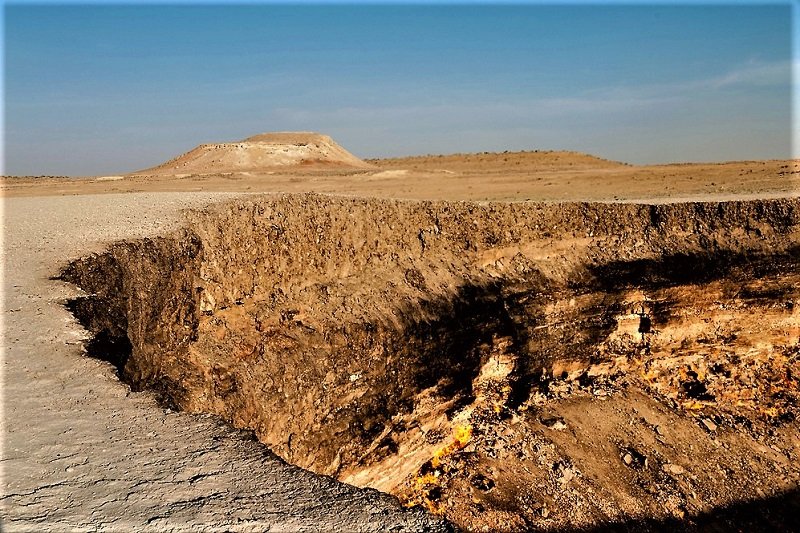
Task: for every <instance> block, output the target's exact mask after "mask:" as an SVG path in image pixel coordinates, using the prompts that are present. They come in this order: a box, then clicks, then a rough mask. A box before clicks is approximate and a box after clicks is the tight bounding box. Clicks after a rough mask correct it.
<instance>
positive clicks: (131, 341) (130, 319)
mask: <svg viewBox="0 0 800 533" xmlns="http://www.w3.org/2000/svg"><path fill="white" fill-rule="evenodd" d="M799 208H800V202H799V201H798V200H796V199H785V200H770V201H747V202H708V203H681V204H665V205H634V204H587V203H572V204H535V203H513V204H491V203H487V204H476V203H448V202H402V201H378V200H366V199H349V198H330V197H324V196H316V195H302V196H292V195H283V196H274V197H264V198H260V199H257V200H253V201H237V202H235V203H230V204H226V205H223V206H217V207H213V208H210V209H208V210H206V211H203V212H196V213H194V214H192V215H191V216H190V217H189V219H188V222H187V225H186V227H185V228H184V229H182V230H180V231H178V232H174V233H172V234H170V235H167V236H164V237H162V238H157V239H145V240H140V241H130V242H122V243H117V244H114V245H112V246H111V247H110V248H109V250H108V251H107V252H105V253H102V254H96V255H92V256H89V257H86V258H83V259H81V260H79V261H76V262H73V263H72V264H70V265H69V266H68V267H67V268H66V269H65V270H64V272H63V278H64V279H66V280H68V281H72V282H74V283H76V284H78V285H79V286H81V287H82V288H83V289H84V290H85V291H86V292H87V293H88V294H89V296H87V297H86V298H84V299H82V300H79V301H76V302H75V303H74V304H73V308H74V309H75V312H76V314H77V316H78V317H79V318H80V319H81V320H82V322H83V323H84V324H85V325H86V327H87V329H89V330H90V331H92V332H93V333H94V334H95V341H96V343H97V346H96V348H97V350H96V351H97V352H98V353H102V354H104V356H105V357H107V358H109V359H113V360H114V361H115V362H116V363H117V364H118V365H119V368H120V374H121V376H122V378H123V379H124V380H125V381H127V382H129V383H130V384H131V386H132V387H134V388H145V387H146V388H151V389H155V390H157V391H159V392H160V394H161V396H162V398H163V400H164V401H165V402H167V403H169V404H170V405H173V406H176V407H178V408H180V409H184V410H188V411H192V412H206V413H214V414H217V415H220V416H221V417H222V418H224V419H225V420H227V421H229V422H231V423H232V424H234V425H235V426H237V427H244V428H250V429H253V430H255V432H256V434H257V435H258V437H259V439H261V440H262V441H263V442H265V443H267V444H269V445H270V447H271V448H272V449H273V450H274V451H275V452H276V453H278V454H279V455H281V456H282V457H284V458H285V459H287V460H288V461H291V462H293V463H295V464H298V465H300V466H303V467H305V468H309V469H312V470H314V471H316V472H320V473H325V474H331V475H335V476H337V477H339V478H340V479H343V480H346V481H348V482H351V483H354V484H357V485H360V486H371V487H375V488H379V489H382V490H385V491H389V492H394V493H396V494H400V495H402V496H403V497H404V498H405V499H406V501H408V502H409V503H410V504H420V505H427V506H428V508H429V509H431V510H432V511H434V512H440V513H445V514H447V516H448V517H449V518H451V519H453V520H455V521H456V522H458V523H459V525H461V526H464V527H467V528H472V527H478V526H480V525H483V524H486V525H488V526H490V527H498V524H507V525H508V527H509V528H511V529H514V528H519V529H525V528H528V527H533V526H540V525H542V523H540V522H541V521H545V522H546V521H547V520H551V521H552V517H549V512H545V513H544V515H543V514H542V512H541V506H540V507H535V506H533V507H531V506H528V507H526V506H525V505H522V504H520V503H519V501H520V496H519V495H520V494H521V492H520V490H521V489H520V490H516V492H515V491H514V490H511V489H509V488H508V486H507V485H508V483H511V484H513V483H515V482H517V483H518V482H519V481H520V480H519V478H517V479H516V481H513V480H511V481H509V480H507V481H506V483H507V485H506V486H503V487H501V486H500V485H497V486H496V487H495V481H494V479H493V478H492V476H493V474H486V475H484V474H481V476H482V477H481V478H480V479H478V480H477V481H474V480H473V481H474V482H473V481H468V480H469V479H472V478H471V477H470V476H471V474H470V473H469V472H468V473H465V474H464V475H465V476H466V477H465V478H464V480H465V481H464V483H466V484H464V483H462V484H459V481H458V480H459V479H461V478H460V477H459V475H460V474H459V473H458V471H456V470H453V469H455V468H456V467H455V466H452V469H451V470H447V466H446V465H447V464H449V463H447V461H448V460H449V459H448V457H455V456H459V457H460V455H459V454H463V453H467V451H468V449H467V445H468V443H469V442H470V440H473V441H475V442H481V443H482V446H483V447H484V448H485V449H484V452H485V453H487V454H488V457H493V456H492V453H494V454H495V456H497V454H498V453H507V452H508V453H511V452H509V451H508V450H510V449H511V448H508V449H506V448H505V447H503V446H500V445H499V444H497V442H498V440H497V439H494V437H493V439H494V440H491V441H490V440H487V435H489V434H490V433H492V432H499V433H503V432H510V435H512V437H508V436H507V437H508V439H509V442H512V441H514V439H515V438H516V439H517V440H516V441H515V442H517V443H518V444H519V442H524V438H527V437H525V435H527V433H526V431H523V430H520V429H519V428H517V429H514V427H516V426H514V424H517V423H518V420H519V418H520V417H522V418H525V417H526V416H527V415H525V414H524V413H525V412H526V410H527V409H529V408H531V407H532V406H535V405H540V404H537V401H538V400H537V398H538V397H539V396H541V395H542V394H543V393H547V392H548V390H547V387H548V386H549V385H548V384H552V383H554V382H555V381H557V379H559V378H561V379H564V380H567V381H569V380H575V383H577V384H579V385H580V386H583V385H585V384H586V383H591V382H592V381H593V380H596V379H597V376H608V375H612V374H615V373H629V374H636V375H637V376H639V375H640V374H641V375H642V376H644V380H642V381H641V382H638V381H637V382H636V383H635V384H636V385H637V386H640V387H641V389H642V390H643V391H648V392H649V393H650V394H651V395H652V396H653V397H657V398H661V400H660V401H665V402H670V401H671V402H672V404H670V405H672V406H673V407H674V408H675V409H677V410H679V411H680V409H684V410H692V409H695V410H697V405H695V403H699V405H700V406H701V407H700V408H701V409H702V408H703V407H704V405H705V406H708V407H709V409H712V408H713V409H714V410H715V411H714V412H715V413H723V414H724V413H733V414H736V415H737V416H745V415H746V416H750V418H752V419H758V416H759V414H758V413H755V414H753V413H754V411H753V410H754V409H756V408H757V407H760V408H762V409H774V414H775V416H776V417H779V416H784V417H785V418H784V419H783V422H780V423H781V424H784V426H785V425H786V424H788V425H789V426H788V427H789V428H790V434H792V433H793V434H796V423H795V422H794V420H795V418H794V417H795V415H796V414H797V413H795V411H796V409H797V408H796V400H797V394H798V387H797V385H798V378H797V373H798V371H800V369H798V368H796V367H797V356H796V354H795V352H796V350H797V349H798V348H797V346H798V343H800V340H798V336H799V335H800V333H799V329H798V328H799V327H800V317H799V316H798V311H797V307H796V306H795V303H796V301H797V298H798V290H797V287H798V284H797V282H798V268H797V266H798V262H799V261H800V249H799V248H798V247H797V242H800V241H798V237H800V209H799ZM725 350H727V351H730V352H732V353H735V354H738V355H737V357H739V359H740V360H747V361H751V362H752V361H755V362H759V364H761V363H763V362H764V361H769V362H770V364H772V365H773V367H774V368H772V370H773V371H774V372H777V373H778V374H780V373H781V372H784V378H781V379H782V380H783V381H781V383H782V385H781V386H780V387H781V388H780V390H778V388H776V387H777V385H775V384H773V383H772V381H769V382H763V383H761V382H759V381H758V379H759V377H758V375H761V374H760V373H759V372H756V373H755V374H758V375H755V374H754V373H753V372H750V373H749V374H748V371H746V370H742V371H737V370H736V369H718V370H719V373H720V374H724V373H725V372H726V371H727V372H728V374H729V375H728V377H727V378H725V379H728V380H729V381H728V382H725V381H720V382H718V383H719V386H720V387H723V388H724V387H726V386H727V387H728V388H730V386H731V384H734V385H735V384H737V383H738V384H739V386H740V388H741V386H742V380H745V381H746V380H749V381H748V383H747V386H748V387H750V388H752V389H753V391H754V392H752V391H751V392H752V394H751V399H752V398H753V397H757V399H762V400H763V401H758V402H756V403H757V405H756V404H751V405H746V402H745V404H742V403H741V401H743V398H741V397H740V398H734V397H731V398H727V399H726V398H725V397H724V394H723V393H722V392H723V391H722V390H719V391H714V390H709V385H707V383H711V381H710V380H709V379H707V376H706V374H708V366H707V365H706V366H703V365H698V364H696V363H697V360H698V358H699V359H702V358H703V357H707V358H712V356H713V354H712V353H711V352H714V351H725ZM704 352H705V353H704ZM776 354H778V355H780V354H783V355H782V357H783V359H780V357H777V355H776ZM793 354H794V355H793ZM682 355H691V356H692V357H694V359H692V361H694V363H695V364H694V366H692V364H691V361H689V362H688V363H687V360H686V359H685V358H684V359H681V358H680V357H681V356H682ZM670 358H672V359H670ZM676 358H678V359H676ZM709 360H710V359H709ZM670 361H671V362H670ZM676 361H677V362H676ZM753 364H755V363H753ZM681 365H683V366H681ZM678 367H680V368H681V369H682V371H683V372H684V374H685V375H684V374H681V375H680V378H679V379H677V381H676V378H675V377H674V375H673V374H674V373H675V372H678ZM701 367H702V368H701ZM751 367H752V365H751ZM741 368H744V369H746V368H747V365H746V364H745V365H742V367H741ZM759 368H761V367H759ZM731 370H733V372H731ZM691 373H693V375H692V374H691ZM751 374H753V375H751ZM731 376H733V377H731ZM737 379H738V380H739V381H738V382H737V381H736V380H737ZM581 380H582V381H581ZM779 381H780V380H779ZM715 383H717V382H715ZM726 383H727V384H728V385H725V384H726ZM576 386H578V385H576ZM754 395H755V396H754ZM759 395H760V396H759ZM692 402H695V403H692ZM703 402H706V403H705V404H703ZM712 404H713V405H712ZM748 409H749V411H748ZM743 410H744V411H743ZM743 412H744V413H745V415H742V413H743ZM748 413H750V414H749V415H748ZM715 416H716V415H715ZM718 419H719V420H721V418H718ZM509 420H511V421H512V422H513V424H512V422H510V421H509ZM708 420H710V419H708ZM556 422H558V421H556ZM558 423H559V424H560V422H558ZM776 423H778V422H776ZM793 424H794V425H793ZM555 425H557V424H556V423H555V422H554V423H553V424H551V425H549V426H547V427H548V428H551V427H553V426H555ZM706 427H707V426H706ZM498 428H499V429H498ZM478 429H480V431H479V432H478V431H477V430H478ZM478 433H480V435H482V436H480V435H478ZM499 433H498V434H499ZM451 434H452V435H453V437H451ZM492 434H494V433H492ZM513 435H517V437H513ZM479 436H480V439H479ZM501 440H502V439H501ZM748 442H750V441H748ZM749 445H750V444H747V443H744V444H743V443H741V442H738V443H735V444H734V446H735V447H736V446H738V447H739V448H741V450H740V451H742V453H745V452H746V451H747V450H746V448H747V446H749ZM509 446H510V445H509ZM493 447H494V449H495V452H491V453H490V452H489V451H487V450H490V449H492V448H493ZM739 448H737V450H738V449H739ZM520 450H521V449H520ZM634 451H635V450H634ZM484 452H481V451H480V450H472V451H469V453H472V454H473V455H474V454H478V456H480V454H481V453H484ZM514 453H515V454H516V455H514V456H513V457H510V458H509V459H508V460H507V461H506V464H509V465H514V464H516V465H517V466H518V467H519V468H520V469H521V468H522V467H523V466H524V465H525V464H526V461H530V460H532V459H531V457H533V456H534V455H535V454H533V452H530V451H528V452H523V451H517V452H514ZM526 453H527V454H528V456H526ZM598 453H601V452H598ZM732 453H733V452H732ZM787 453H788V452H787ZM637 454H638V455H637ZM601 455H602V454H601ZM640 456H641V458H645V457H646V456H645V455H644V454H641V453H640V452H638V451H636V453H633V452H631V451H626V452H625V453H624V454H622V455H621V457H623V459H624V458H626V457H630V458H631V459H630V461H627V462H625V463H624V465H625V466H626V467H631V465H632V464H634V463H636V464H639V463H637V462H636V461H639V462H640V463H641V465H640V466H641V467H642V468H643V469H644V468H645V467H646V465H645V463H646V461H645V459H641V460H639V459H637V458H638V457H640ZM465 457H466V456H465ZM484 459H485V460H486V461H489V459H486V458H484ZM481 461H483V459H481ZM452 464H456V463H452ZM477 464H484V463H481V462H480V461H479V462H478V463H476V464H473V465H472V466H471V467H470V468H473V469H477V468H478V466H476V465H477ZM558 464H561V467H558V466H557V465H556V463H554V465H556V466H554V467H553V469H552V470H551V471H552V472H556V474H558V479H563V478H564V477H565V476H566V477H568V478H569V479H567V482H570V481H571V480H572V479H573V478H575V477H576V475H575V474H574V472H573V471H572V470H570V469H571V468H573V467H572V466H570V465H571V464H572V463H564V464H562V463H558ZM665 464H666V463H665ZM442 465H445V466H442ZM651 466H652V465H651ZM443 468H444V470H443ZM647 468H649V467H647ZM665 468H667V470H669V468H668V467H665ZM674 470H677V467H676V468H674ZM665 471H666V470H665ZM565 472H566V474H565ZM786 475H787V476H788V478H787V479H789V480H794V481H790V482H789V485H787V486H790V485H791V483H792V482H795V483H796V481H797V479H798V477H797V471H796V469H795V470H794V471H793V473H789V474H786ZM428 476H432V477H428ZM597 476H598V478H597V479H594V482H595V483H599V484H600V485H601V486H602V484H603V483H604V482H605V481H604V480H603V479H602V476H601V475H600V474H597ZM473 477H474V476H473ZM494 477H495V478H497V479H498V480H499V479H501V478H502V476H494ZM438 480H449V481H448V484H446V485H441V484H440V481H438ZM487 480H488V481H487ZM490 482H491V483H490ZM470 483H471V485H470ZM498 483H499V481H498ZM470 486H472V487H473V488H469V487H470ZM475 486H478V487H479V490H482V491H484V492H490V491H494V492H493V494H494V495H495V496H494V498H495V499H494V500H492V501H493V502H494V503H493V504H492V505H493V506H494V507H492V505H489V504H488V503H487V502H485V501H484V502H483V503H481V499H480V498H478V497H476V496H475V495H474V494H473V492H474V490H475V488H474V487H475ZM559 486H560V485H559ZM481 487H482V488H481ZM627 490H632V489H629V488H625V489H624V490H623V489H619V490H618V491H617V492H618V493H615V492H614V491H613V490H609V493H608V494H594V495H592V496H591V497H588V496H587V497H588V498H589V501H590V503H591V506H593V507H592V508H593V510H592V511H590V512H589V511H587V512H585V513H583V514H581V513H579V512H578V511H574V512H573V513H572V514H570V513H566V514H565V515H564V516H563V517H562V518H561V520H562V521H561V525H564V526H592V525H597V524H598V523H603V521H605V520H610V519H615V520H616V519H619V518H625V517H626V516H627V517H631V516H635V510H636V509H639V508H638V507H636V506H637V505H639V504H633V503H631V502H630V501H629V495H628V494H627V493H625V491H627ZM687 490H688V489H687ZM502 494H507V495H506V496H504V497H501V496H500V495H502ZM709 494H710V492H709ZM706 497H707V502H706V503H705V504H704V505H709V504H710V505H721V504H724V503H725V502H726V501H728V500H726V499H725V498H724V497H720V496H719V494H717V495H716V496H713V497H712V496H708V495H706ZM498 498H499V499H498ZM626 498H628V499H626ZM490 500H491V498H490ZM470 502H472V503H470ZM498 502H499V503H498ZM510 502H517V503H510ZM487 505H488V506H489V507H490V508H493V509H494V511H493V512H494V513H495V514H494V515H493V514H492V513H487V512H485V508H484V507H485V506H487ZM643 505H650V504H643ZM653 505H655V504H653ZM670 505H671V504H670ZM687 505H688V504H687ZM478 507H480V508H481V509H484V510H483V511H480V512H478V511H476V510H475V509H477V508H478ZM673 507H674V506H673ZM679 507H680V506H679ZM675 509H678V507H675ZM675 509H673V508H672V507H668V508H667V511H663V510H662V511H659V512H662V513H667V515H666V516H678V515H677V514H675V513H677V512H678V511H676V510H675ZM651 511H652V509H651ZM673 511H674V512H673ZM681 512H684V511H681ZM498 513H499V514H498ZM503 513H506V514H503ZM508 513H511V514H510V515H509V514H508ZM669 513H672V514H669ZM487 516H489V517H491V516H494V517H495V518H494V519H495V520H496V522H486V520H487V518H486V517H487ZM656 516H657V517H658V516H659V515H658V513H656Z"/></svg>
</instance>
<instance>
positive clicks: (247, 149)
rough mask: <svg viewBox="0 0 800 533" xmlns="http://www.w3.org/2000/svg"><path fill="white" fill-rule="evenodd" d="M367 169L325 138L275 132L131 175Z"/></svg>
mask: <svg viewBox="0 0 800 533" xmlns="http://www.w3.org/2000/svg"><path fill="white" fill-rule="evenodd" d="M371 167H372V165H370V164H369V163H365V162H364V161H362V160H361V159H359V158H358V157H356V156H354V155H353V154H351V153H350V152H348V151H347V150H345V149H344V148H342V147H341V146H339V145H338V144H337V143H336V142H335V141H334V140H333V139H331V138H330V137H329V136H327V135H321V134H319V133H310V132H277V133H262V134H260V135H254V136H253V137H248V138H247V139H244V140H241V141H238V142H229V143H215V144H201V145H200V146H198V147H197V148H194V149H193V150H190V151H188V152H186V153H185V154H182V155H179V156H178V157H176V158H174V159H171V160H169V161H167V162H166V163H162V164H161V165H158V166H156V167H153V168H149V169H145V170H139V171H137V172H134V173H132V175H184V174H238V173H245V172H251V173H252V172H274V171H276V170H280V171H282V172H283V171H287V170H292V169H302V170H315V169H331V168H335V169H350V168H356V169H361V168H371Z"/></svg>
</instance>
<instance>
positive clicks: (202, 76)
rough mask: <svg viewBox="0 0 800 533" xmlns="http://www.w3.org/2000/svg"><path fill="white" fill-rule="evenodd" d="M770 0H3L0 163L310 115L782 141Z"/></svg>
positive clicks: (352, 131)
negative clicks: (70, 0) (647, 1)
mask: <svg viewBox="0 0 800 533" xmlns="http://www.w3.org/2000/svg"><path fill="white" fill-rule="evenodd" d="M791 13H792V8H791V5H790V3H784V4H778V5H764V4H750V5H747V4H730V5H720V4H717V5H692V4H689V5H680V6H678V5H657V4H653V5H615V6H610V5H531V4H524V5H506V6H492V5H404V6H398V5H395V6H390V5H353V4H349V5H326V6H320V5H269V4H249V5H238V6H214V5H171V6H167V5H155V6H154V5H150V6H145V5H76V6H68V5H58V4H55V5H52V4H51V5H39V6H34V5H26V4H18V5H14V4H12V5H7V6H6V7H5V10H4V41H5V68H4V71H5V129H4V133H5V163H6V166H5V173H8V174H59V175H64V174H66V175H98V174H115V173H123V172H130V171H133V170H136V169H140V168H145V167H149V166H152V165H155V164H157V163H160V162H162V161H164V160H167V159H170V158H171V157H173V156H175V155H177V154H179V153H181V152H184V151H186V150H189V149H191V148H192V147H194V146H195V145H197V144H200V143H203V142H215V141H228V140H237V139H242V138H245V137H248V136H250V135H253V134H256V133H260V132H265V131H293V130H303V131H319V132H322V133H326V134H329V135H331V136H332V137H333V138H334V139H335V140H337V141H338V142H339V143H341V144H342V145H343V146H344V147H345V148H347V149H349V150H350V151H352V152H353V153H355V154H356V155H359V156H362V157H378V156H397V155H412V154H427V153H453V152H474V151H484V150H486V151H496V150H522V149H569V150H579V151H584V152H590V153H594V154H597V155H600V156H602V157H606V158H611V159H617V160H624V161H628V162H634V163H652V162H667V161H711V160H733V159H764V158H788V157H791V135H790V133H791V129H792V116H791V107H792V106H791V103H792V92H791V89H792V86H791V85H792V68H791V67H792V64H793V63H792V36H793V34H792V26H791Z"/></svg>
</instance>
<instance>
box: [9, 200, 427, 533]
mask: <svg viewBox="0 0 800 533" xmlns="http://www.w3.org/2000/svg"><path fill="white" fill-rule="evenodd" d="M229 196H230V195H223V194H189V193H182V194H169V193H167V194H163V193H162V194H126V195H103V196H92V195H84V196H80V197H39V198H15V199H8V200H5V201H4V207H5V213H4V221H3V234H4V236H5V242H4V253H5V255H4V259H5V265H4V267H5V275H4V279H3V304H2V314H1V316H2V318H3V321H4V324H3V332H4V337H3V340H2V352H3V365H2V371H3V393H4V394H3V396H4V416H3V427H2V434H3V435H4V442H3V456H2V465H3V474H4V481H3V493H2V496H0V503H1V504H2V516H3V523H2V527H3V529H4V530H6V531H42V530H57V531H77V530H98V529H103V530H117V531H131V530H137V531H143V530H150V531H163V530H166V529H170V530H182V529H183V530H188V529H191V530H192V531H196V530H204V529H213V530H216V531H219V530H222V529H225V530H231V531H234V530H258V531H264V530H274V531H286V530H302V529H306V530H308V529H314V530H318V529H322V530H340V531H356V530H359V531H375V530H384V531H385V530H390V529H395V528H396V529H398V530H405V529H411V530H421V529H431V530H435V529H437V528H440V527H441V525H440V524H438V523H436V522H435V521H434V519H433V518H430V517H425V516H422V515H421V513H420V512H416V513H411V512H406V511H403V510H402V509H400V508H399V507H398V504H397V503H396V500H393V499H391V498H389V497H388V496H384V495H382V494H380V493H378V492H375V491H366V490H359V489H355V488H353V487H350V486H347V485H344V484H341V483H338V482H336V481H334V480H332V479H330V478H325V477H320V476H317V475H314V474H311V473H309V472H307V471H304V470H301V469H299V468H296V467H293V466H290V465H287V464H285V463H284V462H282V461H281V460H279V459H278V458H276V457H275V456H274V455H272V454H271V453H269V452H268V451H267V450H266V448H265V447H264V446H262V445H260V444H259V443H258V442H256V441H254V440H253V439H252V437H250V435H249V434H245V433H239V432H236V431H235V430H232V429H230V428H228V427H225V426H223V425H222V424H221V423H220V422H218V421H217V420H216V419H214V418H210V417H203V416H193V415H187V414H182V413H174V412H170V411H168V410H164V409H162V408H159V407H158V406H157V404H156V402H155V401H154V399H153V397H152V396H151V395H150V394H148V393H132V392H131V391H130V390H129V389H128V387H127V386H126V385H123V384H122V383H120V382H119V381H118V380H117V379H116V375H115V373H114V370H113V368H112V367H111V365H109V364H107V363H104V362H101V361H98V360H94V359H90V358H87V357H86V356H85V355H84V354H83V349H82V347H81V339H82V337H83V335H84V333H83V332H82V331H81V330H80V327H79V326H78V325H77V324H76V323H75V322H74V319H73V317H72V316H71V315H70V314H69V313H68V311H67V310H66V309H65V308H63V307H62V305H61V302H62V301H63V300H64V299H65V298H68V297H70V296H72V295H73V294H74V291H73V290H72V289H71V288H70V287H69V286H67V285H65V284H64V283H61V282H58V281H52V280H50V279H49V278H50V277H51V276H52V275H54V274H55V273H57V271H58V268H59V266H61V265H63V264H64V262H65V260H66V259H67V258H69V257H75V256H78V255H81V254H85V253H87V252H89V251H94V250H99V249H100V248H101V247H102V245H103V243H104V242H108V241H111V240H115V239H119V238H123V237H136V236H142V235H148V234H152V233H157V232H160V231H163V230H165V229H167V228H168V227H171V226H172V225H173V224H174V223H175V222H176V220H177V219H178V214H179V211H180V209H182V208H186V207H194V206H201V205H203V204H207V203H208V202H210V201H214V200H219V199H223V198H226V197H229Z"/></svg>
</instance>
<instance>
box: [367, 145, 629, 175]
mask: <svg viewBox="0 0 800 533" xmlns="http://www.w3.org/2000/svg"><path fill="white" fill-rule="evenodd" d="M367 162H369V163H372V164H374V165H376V166H379V167H381V168H385V169H391V168H404V169H415V170H432V169H437V168H446V169H448V170H451V171H456V172H458V171H461V172H476V171H478V172H480V171H506V172H507V171H530V170H536V171H552V170H580V169H603V168H620V167H624V166H627V164H626V163H620V162H618V161H610V160H608V159H602V158H600V157H597V156H593V155H589V154H584V153H581V152H571V151H552V150H529V151H522V152H478V153H474V154H470V153H467V154H449V155H420V156H409V157H395V158H386V159H368V160H367Z"/></svg>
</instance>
